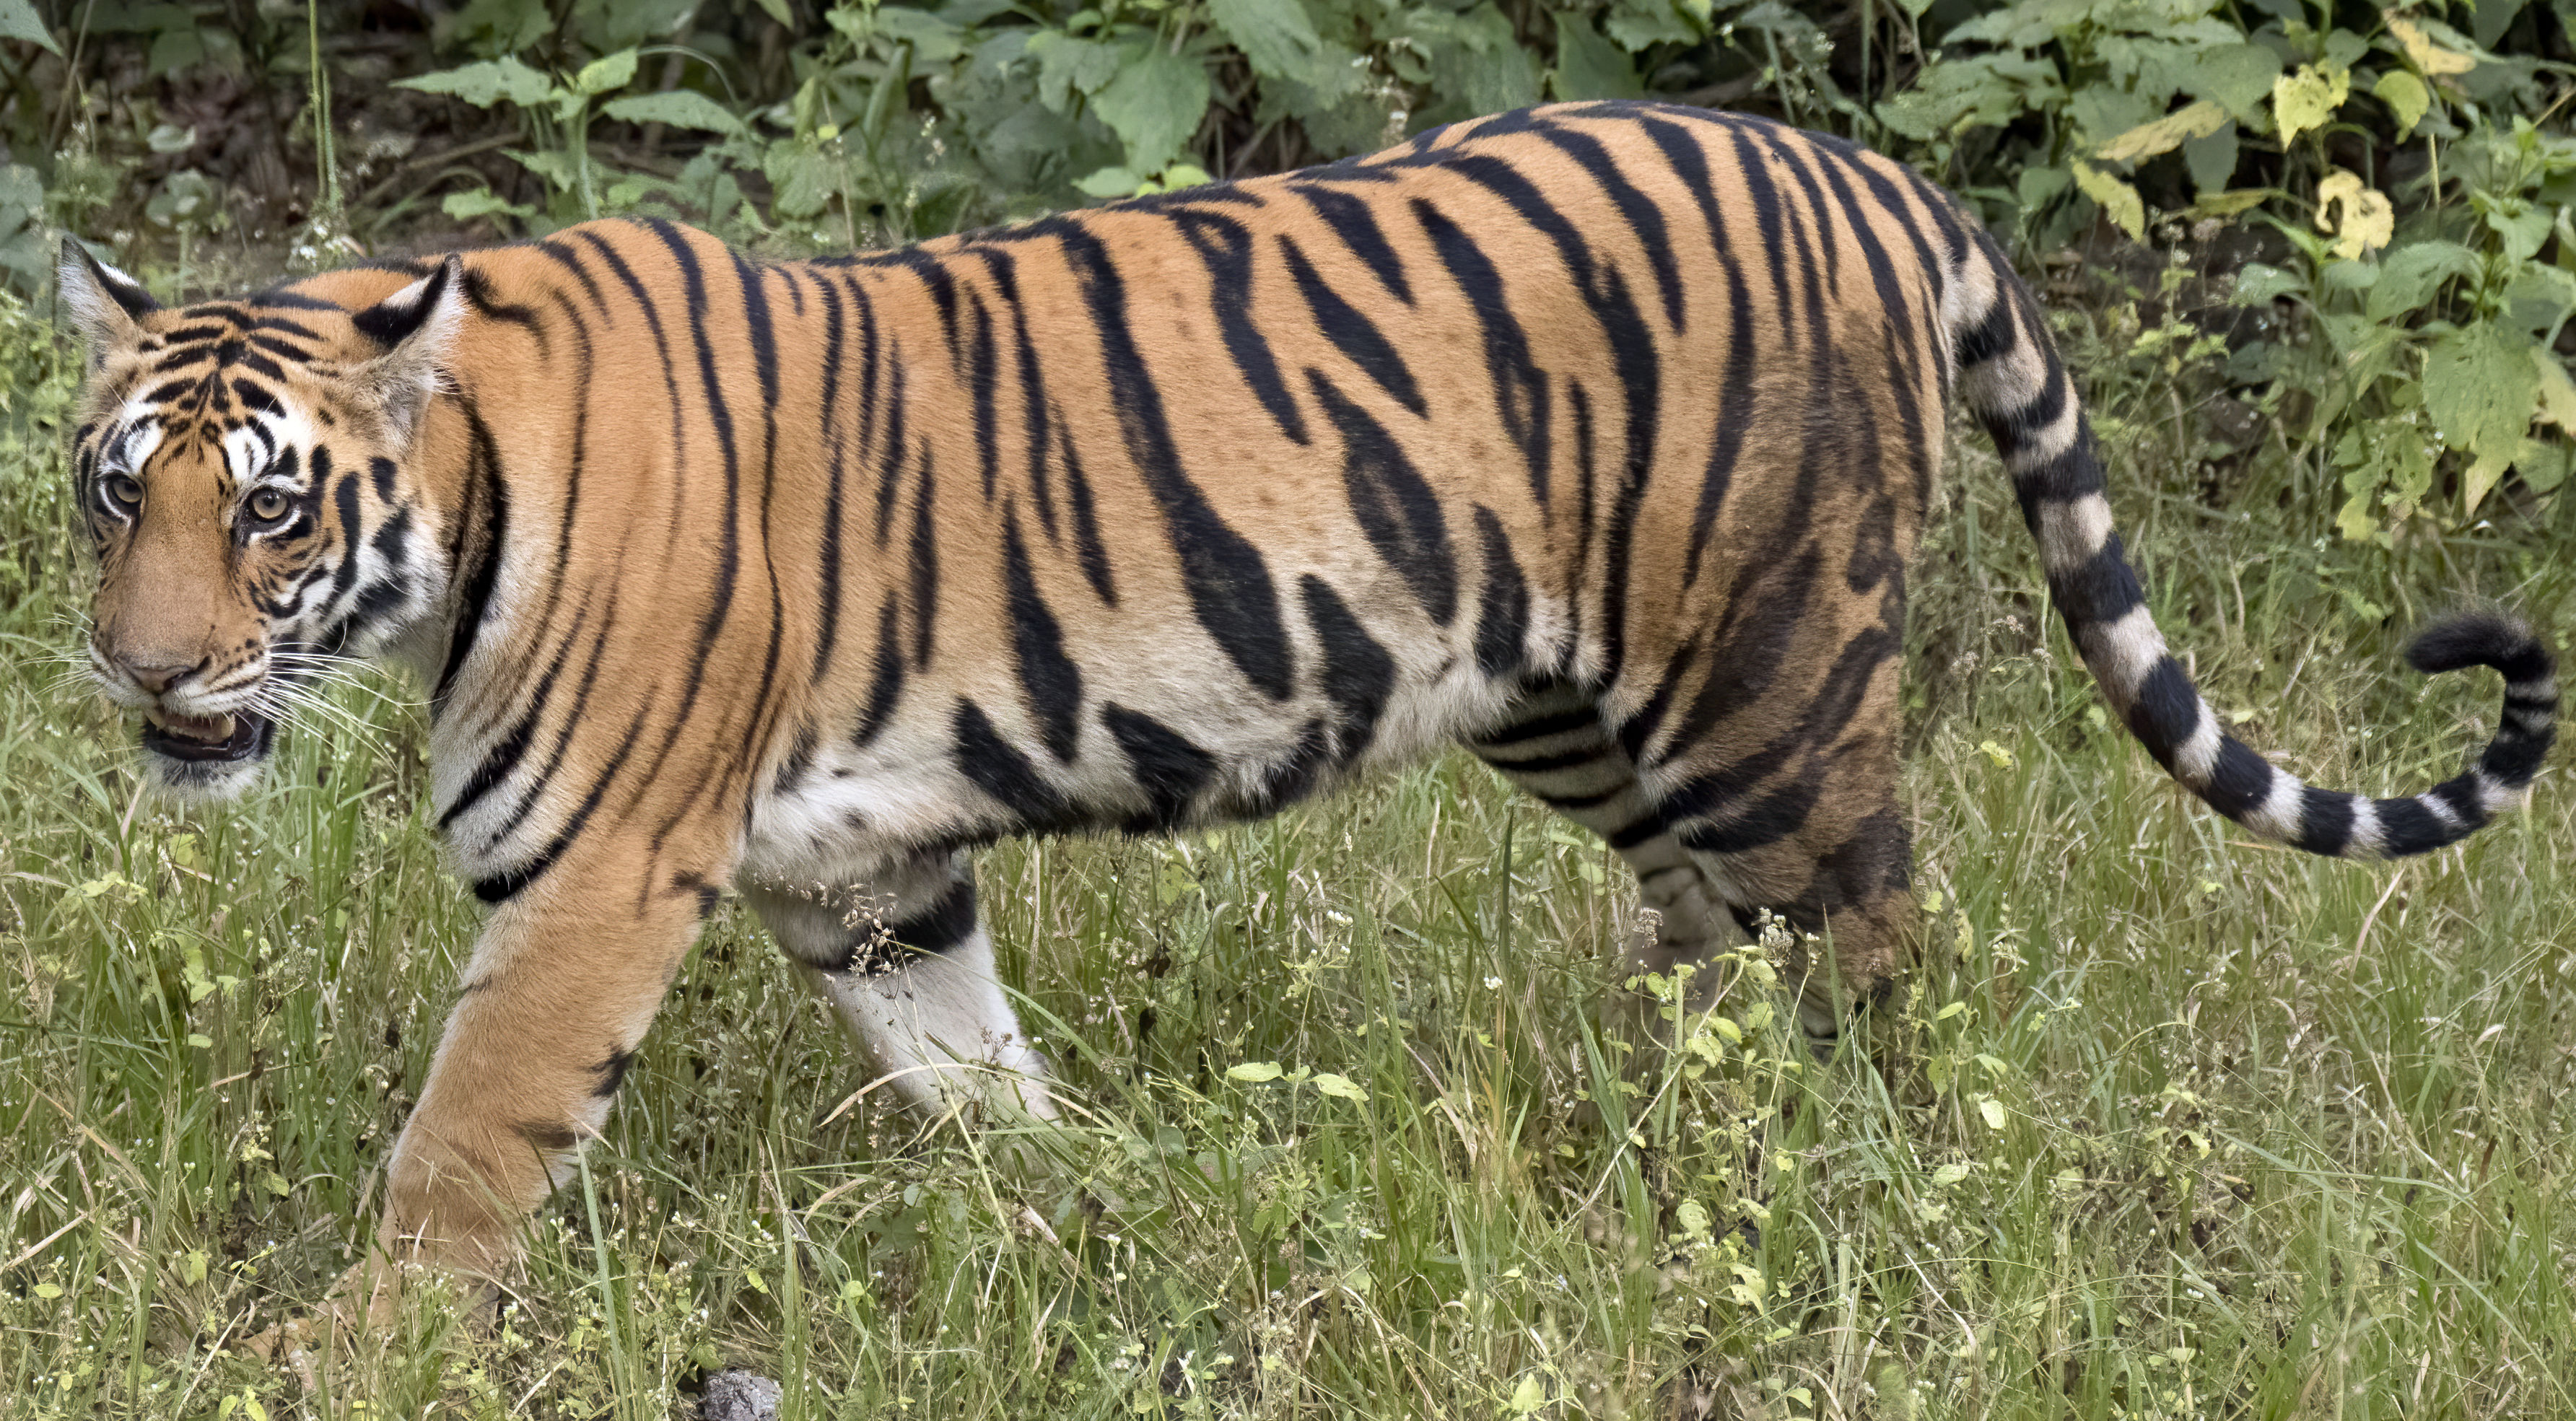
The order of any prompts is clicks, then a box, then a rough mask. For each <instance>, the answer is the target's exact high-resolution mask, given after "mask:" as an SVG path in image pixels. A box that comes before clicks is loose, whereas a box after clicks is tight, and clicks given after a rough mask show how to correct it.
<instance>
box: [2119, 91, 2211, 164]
mask: <svg viewBox="0 0 2576 1421" xmlns="http://www.w3.org/2000/svg"><path fill="white" fill-rule="evenodd" d="M2226 126H2227V108H2226V106H2225V105H2223V104H2218V103H2213V102H2211V101H2210V100H2208V99H2203V100H2201V101H2200V102H2199V103H2196V104H2192V105H2190V106H2189V107H2186V108H2182V109H2177V110H2175V111H2174V112H2172V113H2169V114H2166V115H2165V116H2164V117H2163V118H2160V119H2157V120H2155V121H2154V122H2152V123H2142V124H2139V125H2138V126H2137V127H2135V128H2133V129H2130V130H2129V131H2128V132H2126V133H2123V134H2121V135H2120V136H2119V137H2117V138H2114V139H2112V140H2111V141H2110V142H2108V143H2105V144H2103V145H2102V151H2101V152H2100V153H2099V154H2098V155H2096V156H2098V157H2100V158H2101V159H2102V161H2104V162H2106V163H2135V162H2140V161H2142V160H2144V159H2148V158H2153V157H2155V156H2156V155H2158V154H2160V153H2170V152H2172V151H2173V150H2175V149H2177V148H2180V147H2181V146H2182V145H2184V144H2186V143H2188V142H2190V141H2191V140H2193V139H2195V138H2206V137H2208V136H2209V135H2211V134H2213V133H2216V132H2217V131H2218V130H2220V129H2221V128H2224V127H2226Z"/></svg>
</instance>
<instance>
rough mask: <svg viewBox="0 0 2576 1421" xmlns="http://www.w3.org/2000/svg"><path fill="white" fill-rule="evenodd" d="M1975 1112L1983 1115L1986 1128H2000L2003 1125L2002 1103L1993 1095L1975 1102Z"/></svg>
mask: <svg viewBox="0 0 2576 1421" xmlns="http://www.w3.org/2000/svg"><path fill="white" fill-rule="evenodd" d="M1977 1113H1978V1114H1979V1115H1981V1116H1983V1117H1985V1121H1986V1128H1987V1129H1989V1130H2000V1129H2002V1128H2003V1127H2004V1120H2005V1118H2006V1117H2005V1115H2004V1103H2003V1102H2002V1101H2000V1100H1997V1099H1995V1098H1994V1097H1993V1096H1991V1095H1990V1096H1987V1097H1986V1098H1985V1099H1983V1100H1980V1101H1978V1102H1977Z"/></svg>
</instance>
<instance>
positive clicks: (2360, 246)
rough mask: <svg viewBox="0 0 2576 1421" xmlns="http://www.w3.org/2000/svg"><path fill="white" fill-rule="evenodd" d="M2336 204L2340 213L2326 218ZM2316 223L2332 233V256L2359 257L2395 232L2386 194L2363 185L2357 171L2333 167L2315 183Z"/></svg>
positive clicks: (2394, 212) (2394, 214) (2393, 213)
mask: <svg viewBox="0 0 2576 1421" xmlns="http://www.w3.org/2000/svg"><path fill="white" fill-rule="evenodd" d="M2337 206H2340V207H2341V208H2342V209H2343V215H2342V216H2341V217H2340V218H2336V219H2333V220H2329V219H2328V217H2327V214H2328V212H2330V211H2331V210H2333V209H2334V208H2336V207H2337ZM2317 227H2318V229H2319V230H2321V231H2326V232H2332V233H2334V234H2335V244H2334V251H2335V255H2336V256H2339V257H2341V258H2343V259H2344V260H2345V261H2359V260H2361V258H2362V256H2363V255H2364V254H2365V253H2369V252H2375V251H2377V250H2379V249H2380V248H2381V247H2384V246H2387V245H2388V239H2389V238H2390V237H2393V236H2395V235H2396V234H2397V209H2396V208H2394V207H2392V206H2390V205H2389V201H2388V194H2386V193H2383V192H2381V191H2380V190H2379V189H2377V188H2368V187H2363V186H2362V185H2361V178H2360V177H2359V176H2358V175H2356V174H2353V173H2348V172H2345V171H2344V170H2343V169H2341V168H2337V169H2335V170H2334V171H2333V172H2331V173H2328V174H2326V177H2325V181H2323V182H2321V183H2318V184H2317Z"/></svg>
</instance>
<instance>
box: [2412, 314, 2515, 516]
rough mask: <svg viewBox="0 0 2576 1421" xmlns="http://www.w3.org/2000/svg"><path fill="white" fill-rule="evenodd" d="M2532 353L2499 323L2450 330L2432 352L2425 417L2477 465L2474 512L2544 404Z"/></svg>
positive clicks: (2470, 489) (2472, 474)
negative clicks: (2539, 405)
mask: <svg viewBox="0 0 2576 1421" xmlns="http://www.w3.org/2000/svg"><path fill="white" fill-rule="evenodd" d="M2530 350H2531V347H2530V345H2529V344H2528V343H2527V342H2525V341H2522V340H2519V339H2518V338H2517V337H2516V336H2515V334H2513V333H2511V332H2508V331H2506V330H2504V329H2503V328H2501V327H2500V326H2498V325H2497V324H2496V323H2495V322H2492V321H2480V322H2477V323H2475V324H2473V325H2468V326H2462V327H2460V328H2459V329H2457V330H2452V331H2447V332H2445V333H2444V334H2443V335H2442V336H2441V337H2440V338H2439V339H2437V340H2435V341H2434V342H2433V344H2432V347H2431V348H2430V349H2428V350H2427V351H2425V353H2424V379H2423V385H2422V388H2423V391H2424V412H2425V413H2426V414H2427V415H2430V416H2431V417H2432V420H2433V428H2434V431H2435V432H2436V433H2437V434H2438V435H2439V436H2440V437H2441V440H2442V442H2443V443H2445V444H2447V445H2449V446H2450V447H2451V448H2454V449H2464V450H2467V451H2468V452H2470V453H2471V454H2474V455H2475V456H2476V459H2475V461H2474V462H2472V463H2471V464H2470V466H2469V470H2468V473H2467V475H2466V477H2465V478H2464V479H2463V487H2462V488H2461V490H2460V495H2461V502H2462V505H2463V507H2464V508H2465V510H2466V511H2468V512H2471V513H2474V512H2476V511H2477V507H2478V503H2479V501H2480V500H2482V499H2483V498H2485V497H2486V492H2487V490H2488V489H2490V488H2493V487H2494V486H2495V481H2496V479H2498V478H2499V477H2501V476H2502V475H2503V473H2504V470H2505V466H2506V464H2507V463H2508V462H2509V461H2510V460H2511V459H2512V458H2513V454H2514V451H2515V450H2516V449H2517V448H2519V447H2520V446H2521V443H2522V436H2523V432H2524V431H2525V430H2527V429H2528V428H2530V426H2531V416H2532V411H2533V409H2534V408H2535V407H2536V406H2537V405H2538V403H2539V400H2540V372H2539V370H2538V369H2537V368H2535V367H2534V366H2533V364H2532V362H2531V354H2530Z"/></svg>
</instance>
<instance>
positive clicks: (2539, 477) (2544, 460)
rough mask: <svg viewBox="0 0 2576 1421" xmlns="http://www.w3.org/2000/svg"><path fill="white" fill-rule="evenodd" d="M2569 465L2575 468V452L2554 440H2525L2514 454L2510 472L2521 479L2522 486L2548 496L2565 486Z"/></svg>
mask: <svg viewBox="0 0 2576 1421" xmlns="http://www.w3.org/2000/svg"><path fill="white" fill-rule="evenodd" d="M2572 464H2576V449H2570V448H2568V447H2567V445H2565V444H2564V443H2560V442H2557V441H2553V440H2547V439H2525V440H2524V441H2522V444H2521V446H2520V447H2519V448H2517V449H2515V450H2514V454H2513V471H2514V472H2515V473H2517V474H2520V475H2522V482H2523V485H2524V486H2525V487H2527V488H2529V489H2530V490H2531V491H2532V492H2533V493H2547V492H2549V491H2550V490H2552V489H2554V488H2556V487H2558V486H2559V485H2560V484H2563V483H2565V482H2567V472H2568V469H2569V466H2570V465H2572Z"/></svg>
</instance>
